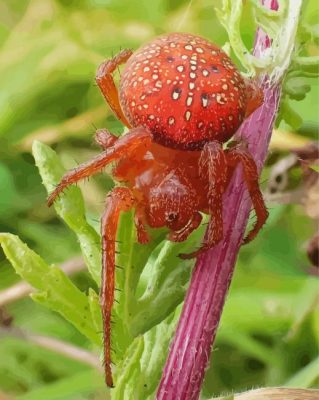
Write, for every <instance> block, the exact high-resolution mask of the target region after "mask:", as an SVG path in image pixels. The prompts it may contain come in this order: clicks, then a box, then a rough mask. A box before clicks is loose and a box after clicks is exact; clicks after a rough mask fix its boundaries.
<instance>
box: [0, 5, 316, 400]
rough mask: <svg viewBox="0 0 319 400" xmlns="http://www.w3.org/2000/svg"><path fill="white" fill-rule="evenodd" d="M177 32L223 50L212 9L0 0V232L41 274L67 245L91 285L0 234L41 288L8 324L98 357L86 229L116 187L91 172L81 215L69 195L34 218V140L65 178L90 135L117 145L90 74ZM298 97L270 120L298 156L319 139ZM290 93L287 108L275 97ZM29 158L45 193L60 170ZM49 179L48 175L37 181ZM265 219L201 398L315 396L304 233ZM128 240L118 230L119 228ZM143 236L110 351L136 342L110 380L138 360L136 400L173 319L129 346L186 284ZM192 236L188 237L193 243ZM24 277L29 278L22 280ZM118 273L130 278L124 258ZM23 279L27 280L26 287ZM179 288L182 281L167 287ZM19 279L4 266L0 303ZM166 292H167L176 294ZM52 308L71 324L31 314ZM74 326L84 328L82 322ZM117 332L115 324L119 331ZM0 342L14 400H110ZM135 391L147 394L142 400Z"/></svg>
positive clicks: (92, 262) (293, 211) (285, 214)
mask: <svg viewBox="0 0 319 400" xmlns="http://www.w3.org/2000/svg"><path fill="white" fill-rule="evenodd" d="M316 8H317V6H316V1H315V0H314V1H309V2H308V7H307V10H306V9H305V10H304V13H305V18H306V20H307V21H308V22H311V23H314V21H315V20H316V18H318V14H316V12H317V11H318V10H316ZM246 14H247V15H245V24H243V25H242V32H243V37H244V40H245V43H246V45H247V46H252V43H253V36H252V33H253V32H254V29H255V27H254V19H253V18H252V15H251V10H250V8H249V7H248V8H247V11H246ZM174 30H181V31H189V32H193V33H196V34H200V35H203V36H205V37H207V38H209V39H211V40H212V41H214V42H216V43H218V44H220V45H223V44H224V42H225V41H226V40H227V35H226V32H225V31H224V29H223V28H222V27H221V25H220V24H219V22H218V20H217V18H216V16H215V13H214V10H213V2H212V1H210V0H194V1H192V2H189V1H184V0H154V1H152V2H150V1H148V0H140V1H137V0H133V1H130V0H120V1H119V0H77V1H75V0H74V1H66V0H24V1H20V0H10V1H0V46H1V47H0V71H1V73H0V87H1V91H0V105H1V107H0V110H1V112H0V193H1V196H0V230H1V231H2V232H10V233H12V234H15V235H17V236H19V237H20V238H21V240H22V241H23V242H25V243H26V244H27V245H28V246H29V248H30V249H32V250H34V251H35V252H36V253H37V254H39V255H40V256H41V257H42V258H43V259H44V260H45V261H46V263H49V264H51V263H56V264H58V263H61V262H63V261H66V260H69V259H71V258H72V257H74V256H76V255H78V254H79V253H80V247H79V244H78V240H80V242H81V246H82V252H83V254H84V257H85V259H86V263H87V265H88V267H89V269H90V271H91V274H89V273H88V272H81V273H78V274H76V275H75V276H72V282H73V284H72V283H71V282H69V281H68V280H65V277H64V276H63V275H61V273H60V272H59V270H58V269H54V268H53V269H52V268H51V269H48V266H47V264H46V263H45V264H42V260H41V259H40V258H35V257H36V256H35V255H34V254H31V253H29V252H28V249H27V248H25V247H23V245H22V244H21V243H20V242H17V239H16V238H14V237H12V236H1V237H0V241H1V242H2V244H4V247H6V251H8V252H9V253H10V254H11V261H12V262H14V260H13V259H14V258H15V257H16V259H17V265H15V267H16V269H17V270H18V269H19V266H20V267H21V271H20V272H19V273H20V274H21V275H22V276H24V278H25V279H27V280H28V281H29V282H31V283H32V285H33V286H34V287H36V288H37V289H38V290H39V291H38V292H37V294H35V295H33V297H34V299H35V300H37V302H33V301H32V300H31V299H29V298H24V299H22V300H19V301H17V302H14V303H11V304H9V305H6V306H5V312H6V313H7V314H8V315H9V316H10V317H12V318H13V324H14V326H17V327H20V328H21V329H23V330H27V331H31V332H35V333H39V334H43V335H47V336H53V337H57V338H59V339H61V340H64V341H66V342H69V343H72V344H74V345H76V346H79V347H83V348H85V349H88V350H92V351H95V352H97V353H98V352H99V345H100V340H101V335H100V332H99V330H98V327H99V326H100V325H99V324H100V321H99V316H98V310H97V309H96V304H97V298H96V295H95V292H97V291H98V280H99V271H98V269H96V265H97V264H98V262H97V261H96V260H98V259H99V243H98V235H97V234H96V231H98V229H99V227H98V225H99V224H98V218H99V216H100V214H101V211H102V207H103V201H104V197H105V194H106V192H107V191H108V190H110V188H111V187H112V185H113V183H112V181H111V180H110V178H108V177H107V176H106V175H100V176H97V177H96V178H94V179H91V180H90V181H89V182H85V183H84V184H83V185H81V187H84V188H85V191H84V201H85V207H86V209H85V210H84V205H83V203H82V200H81V197H80V196H81V195H80V192H79V190H78V189H72V190H70V191H69V192H68V195H67V196H66V197H65V199H64V200H63V199H62V200H61V201H60V202H59V203H58V205H57V211H58V213H59V214H60V216H62V217H63V218H64V220H65V222H66V223H67V225H68V226H67V225H66V224H64V223H63V222H61V220H60V219H59V218H58V216H57V214H56V212H55V210H54V209H48V208H47V206H46V203H45V198H46V192H45V189H44V186H43V184H42V181H41V178H40V175H39V172H38V169H37V167H36V166H35V162H34V158H33V156H32V155H31V148H32V143H33V141H34V140H38V141H40V142H42V143H46V144H48V145H50V146H51V147H52V148H53V149H54V150H55V151H56V152H57V153H58V155H59V159H61V160H62V163H63V165H64V168H66V169H69V168H71V167H74V166H75V165H76V163H78V162H82V161H84V160H87V159H88V158H90V157H91V156H92V155H93V154H95V153H96V152H98V148H97V147H96V146H95V145H93V144H92V137H93V133H94V130H95V127H94V126H97V127H107V128H108V129H110V130H111V131H112V132H114V133H117V134H120V133H121V132H122V127H121V126H120V124H119V123H118V121H116V119H115V118H114V116H113V115H111V113H110V110H109V108H108V107H107V106H106V105H105V103H104V101H103V99H102V97H101V95H100V93H99V91H98V89H97V87H96V86H95V85H94V74H95V70H96V67H97V66H98V64H99V63H100V62H101V61H102V60H103V59H105V58H107V57H110V56H111V55H112V54H114V53H116V52H117V51H118V50H119V49H120V48H123V47H130V48H137V47H138V46H139V45H140V44H141V43H143V42H145V41H147V40H148V39H150V38H152V37H153V36H155V35H158V34H161V33H164V32H169V31H174ZM304 51H306V52H308V53H309V54H311V55H318V50H317V48H316V47H315V46H314V45H313V44H311V45H310V44H309V45H307V42H306V43H305V44H304ZM292 78H294V77H293V76H292ZM301 83H302V84H303V82H301ZM298 84H299V86H298ZM307 85H309V92H308V93H307V96H306V97H304V98H302V97H303V96H301V97H300V96H299V97H298V95H295V97H294V96H293V95H291V93H292V92H293V93H295V92H296V91H297V92H298V90H299V89H300V81H298V82H296V81H290V86H289V85H287V86H286V87H287V90H286V92H285V93H286V94H285V99H284V107H283V108H282V110H283V109H284V111H285V112H283V111H282V113H281V117H283V118H284V119H285V122H284V121H282V122H281V125H280V129H285V130H289V131H291V132H293V133H294V136H293V137H294V140H296V146H298V144H299V143H300V142H306V141H308V140H315V139H316V137H317V134H318V116H317V114H318V108H317V106H316V103H317V104H318V86H317V85H318V82H317V81H316V80H315V79H313V78H310V79H308V81H307ZM296 86H297V88H296ZM294 90H295V92H294ZM307 90H308V89H307ZM307 90H305V89H303V91H307ZM289 91H290V92H289ZM289 94H290V97H294V99H291V98H288V95H289ZM297 100H299V101H298V102H297ZM285 116H286V118H285ZM287 116H288V117H287ZM288 124H289V125H288ZM277 135H280V133H277ZM291 147H292V143H291V139H289V142H288V140H287V143H286V146H285V144H284V145H282V144H281V146H280V148H278V147H276V145H274V147H273V153H272V154H271V157H270V160H269V162H268V165H267V166H266V168H265V171H264V177H263V178H264V179H265V180H267V177H268V175H269V170H270V167H271V164H272V162H273V161H274V160H276V159H278V158H279V157H280V156H282V155H285V154H287V153H288V149H289V148H291ZM34 152H35V154H36V155H37V164H38V166H39V168H40V170H42V176H43V180H44V183H45V184H46V186H47V188H49V189H50V188H52V185H53V183H54V182H55V181H57V180H58V178H59V176H60V175H61V174H62V171H63V169H62V166H60V165H59V159H58V158H55V157H56V156H55V155H54V153H53V152H51V151H50V150H49V149H48V148H47V147H45V146H44V145H41V144H40V143H39V142H38V143H36V144H35V146H34ZM50 163H52V165H51V164H50ZM50 171H51V172H52V174H53V175H54V174H56V175H55V176H52V174H51V175H50V173H51V172H50ZM50 185H51V186H50ZM68 201H69V202H70V203H68ZM74 205H76V208H74ZM270 213H271V216H270V219H269V222H268V223H267V225H266V227H265V228H264V230H263V231H262V233H261V234H260V235H259V236H258V238H257V239H256V240H255V241H254V242H253V243H252V244H250V245H249V246H247V247H245V248H243V249H242V251H241V254H240V257H239V260H238V263H237V268H236V272H235V277H234V281H233V284H232V287H231V291H230V295H229V297H228V301H227V304H226V307H225V311H224V315H223V319H222V323H221V327H220V330H219V334H218V337H217V341H216V344H215V349H214V352H213V359H214V362H213V363H212V366H211V368H210V369H209V370H208V371H207V376H206V381H205V385H204V389H203V398H205V397H209V396H212V395H216V394H219V393H221V392H225V391H239V390H242V389H245V388H249V387H252V386H274V385H278V386H279V385H291V386H299V387H316V386H318V384H319V377H318V370H319V358H318V342H319V311H318V307H317V305H316V298H317V296H318V284H317V283H316V282H315V279H314V278H313V277H312V276H311V275H310V274H309V261H308V260H307V258H306V255H305V244H306V242H307V240H309V238H310V237H312V235H313V234H314V232H315V229H316V223H315V221H312V220H311V219H310V218H309V217H308V216H307V215H306V212H305V210H304V209H303V208H302V207H301V206H300V205H278V206H274V207H273V208H272V209H271V210H270ZM81 218H82V219H81ZM126 218H127V219H126V220H125V219H123V221H122V223H123V224H124V223H125V224H129V223H130V218H129V216H127V217H126ZM79 219H80V221H79ZM87 221H88V222H87ZM79 226H81V230H79V229H78V227H79ZM126 226H127V225H126ZM70 228H71V230H70ZM127 232H131V231H130V230H129V229H127ZM154 235H157V236H156V238H155V241H154V242H153V244H152V246H153V248H152V249H151V248H148V249H147V251H148V252H150V251H151V250H154V251H153V253H152V257H153V258H151V259H150V260H149V262H148V264H147V267H146V268H145V271H144V273H143V275H142V279H141V281H140V282H139V286H138V285H137V282H133V284H135V289H136V291H137V292H138V293H140V294H144V295H143V296H142V297H141V298H139V301H138V302H136V304H135V303H134V306H133V307H132V310H133V311H134V313H135V314H134V315H135V317H136V318H135V319H134V318H132V319H131V320H130V331H127V332H126V334H125V335H124V336H123V337H118V338H117V341H118V342H117V343H116V346H117V350H118V354H119V356H118V358H119V361H120V359H121V357H120V355H121V349H122V350H123V352H125V351H126V346H128V345H129V343H130V342H132V340H133V338H134V337H135V336H137V339H136V340H135V341H134V345H133V347H132V346H131V348H130V349H129V352H131V353H130V356H129V357H128V358H127V359H128V360H131V361H132V363H131V364H130V365H126V366H125V368H126V369H125V374H126V375H125V374H124V373H123V377H122V380H123V379H124V380H125V379H126V377H128V376H130V377H131V375H132V374H133V372H132V371H134V369H136V368H138V367H137V366H136V365H135V364H134V363H138V361H136V360H139V355H141V354H142V355H143V354H144V357H145V359H143V360H144V361H143V360H142V362H144V364H145V365H146V364H147V368H146V367H145V365H144V366H143V368H144V367H145V368H144V369H143V371H144V372H143V374H141V376H142V378H141V379H140V381H138V384H137V385H139V386H140V389H139V390H140V391H139V393H144V392H145V398H146V393H147V395H149V394H150V393H152V391H153V390H155V387H156V380H155V381H154V379H155V378H154V376H155V375H156V376H158V378H159V374H160V371H161V365H162V364H163V362H164V360H165V354H166V351H167V347H168V343H169V338H170V335H171V332H172V329H173V327H174V325H173V323H172V320H175V319H176V316H177V312H176V313H175V314H174V313H173V314H171V315H170V316H169V317H168V319H167V320H166V321H165V322H164V325H163V324H161V325H159V326H158V328H157V330H151V331H149V332H148V333H147V334H146V335H144V336H138V334H140V333H144V332H145V331H147V330H148V329H149V328H150V327H151V326H153V325H154V324H156V323H157V322H159V321H161V320H162V318H164V317H165V316H166V315H168V314H169V313H170V312H172V311H173V310H174V308H175V307H176V306H177V304H178V303H179V302H180V301H181V300H182V296H183V293H184V290H185V287H186V284H187V279H188V276H189V272H190V264H187V263H186V264H185V263H182V262H180V261H179V260H178V259H177V258H176V253H177V252H179V251H178V249H175V248H170V247H169V246H170V245H169V244H167V243H162V244H159V243H161V240H162V239H163V232H158V233H155V232H154ZM199 236H200V234H199V233H198V237H199ZM198 237H197V236H196V237H193V238H192V239H191V240H192V243H194V241H196V240H197V239H198ZM133 241H134V238H132V237H123V243H124V246H125V243H133ZM192 243H188V244H186V246H192V245H193V244H192ZM127 246H128V245H127ZM156 246H157V247H156ZM122 250H123V252H122V254H123V255H122V260H121V261H122V265H123V266H124V267H125V266H126V265H127V262H128V259H127V257H126V252H125V249H122ZM139 251H140V252H142V253H139V254H142V255H141V256H140V257H141V258H140V259H137V260H134V261H136V262H137V264H138V265H137V267H139V268H142V267H143V265H144V264H145V263H146V261H147V259H146V256H143V250H142V249H139ZM160 255H162V258H161V257H160ZM28 257H30V258H28ZM143 257H144V259H143ZM21 259H23V260H24V264H23V265H21ZM30 265H32V268H33V269H32V274H31V275H32V276H30V275H27V273H28V266H30ZM130 266H131V267H132V266H134V265H133V261H132V260H131V264H130ZM35 268H36V269H35ZM35 270H36V271H38V274H37V275H34V274H33V272H34V271H35ZM168 270H170V271H168ZM171 270H173V272H174V271H175V272H174V273H175V275H172V274H173V272H172V271H171ZM126 277H127V275H125V278H119V279H126ZM167 277H170V279H171V280H168V279H167ZM176 277H178V279H180V280H179V281H178V284H177V281H176ZM19 279H20V278H19V277H18V276H17V275H16V273H15V272H14V269H13V268H12V266H11V264H10V263H9V262H8V261H7V260H6V258H5V257H4V255H1V261H0V290H2V289H4V288H8V287H10V286H11V285H13V284H14V283H16V282H17V281H18V280H19ZM125 282H126V281H125ZM163 282H164V283H165V285H164V283H163ZM51 283H52V289H50V284H51ZM59 285H60V287H61V288H63V289H65V288H66V287H68V291H67V296H66V293H65V292H63V290H61V292H59V291H57V290H56V289H57V288H58V287H59ZM64 285H66V286H64ZM157 285H162V286H160V287H163V288H164V289H166V300H165V304H166V309H164V310H162V315H160V313H159V309H158V308H157V306H158V303H157V298H156V295H157V290H155V289H156V288H157V287H158V286H157ZM169 285H171V286H169ZM174 286H175V289H174ZM154 288H155V289H154ZM170 289H171V290H173V289H174V296H171V292H170ZM86 294H88V296H86ZM161 295H162V296H164V295H163V293H162V294H161ZM64 296H66V299H67V300H70V299H72V301H73V302H71V303H70V302H68V301H67V300H65V302H64V304H68V307H63V309H61V310H59V311H60V313H61V314H62V315H63V316H65V317H66V318H67V319H68V320H70V319H71V322H72V323H73V325H72V324H70V323H69V322H67V321H66V320H65V319H64V318H62V317H61V316H60V314H57V313H56V312H54V311H50V310H48V309H47V308H44V307H43V306H42V305H41V302H42V303H45V304H46V305H48V304H49V305H51V308H52V309H54V310H57V307H58V306H57V304H61V303H59V302H60V301H61V298H62V299H64ZM119 300H120V306H119V311H118V312H119V313H121V312H123V310H121V308H120V307H124V306H123V302H124V301H126V302H128V299H124V298H123V299H122V300H123V301H122V302H121V298H120V299H119ZM87 304H88V305H89V307H90V308H87ZM82 307H83V308H82ZM125 307H126V306H125ZM126 310H127V308H126ZM84 317H85V318H86V324H84V325H83V319H85V318H84ZM72 319H73V320H72ZM141 321H142V322H141ZM120 323H121V322H120V320H119V324H120ZM165 324H167V325H165ZM75 327H76V328H77V329H76V328H75ZM116 329H118V331H120V328H116ZM125 329H126V327H122V332H123V331H125ZM0 337H1V342H0V390H1V391H2V392H3V394H4V396H15V397H16V398H17V399H21V400H22V399H24V400H27V399H29V400H35V399H68V400H69V399H102V398H105V396H108V394H106V395H105V389H104V384H103V379H102V378H101V375H100V374H99V372H97V371H95V370H93V369H91V368H89V367H88V366H86V365H84V364H81V363H79V362H76V361H74V360H70V359H68V358H66V357H63V356H61V355H58V354H56V353H54V352H50V351H48V350H44V349H40V348H39V347H36V346H35V345H32V344H30V343H29V342H27V341H24V340H21V339H17V338H14V337H11V336H10V335H9V334H5V329H3V330H1V333H0ZM156 346H157V347H156ZM151 348H156V351H157V353H156V352H155V354H154V353H152V354H153V357H155V358H153V363H154V360H156V365H153V364H152V359H151V358H150V357H149V354H151V351H150V349H151ZM133 353H134V354H136V356H134V354H133ZM147 357H148V358H147ZM123 368H124V367H123ZM158 378H157V379H158ZM119 379H121V378H119ZM136 379H137V378H136ZM134 382H137V381H134ZM154 382H155V383H154ZM147 384H150V385H151V386H152V385H153V386H152V387H149V388H147V389H145V388H144V386H145V385H147ZM154 384H155V387H154ZM119 387H120V389H119V390H118V395H117V396H118V397H117V398H118V399H121V398H125V399H126V398H127V399H129V398H131V397H129V394H127V393H131V392H129V390H130V389H129V388H127V387H124V386H123V385H121V384H119ZM122 389H123V392H120V391H121V390H122ZM125 390H126V392H125ZM143 390H144V392H143ZM0 393H1V392H0ZM123 393H126V395H124V394H123ZM123 396H126V397H123ZM5 398H6V397H5ZM9 398H10V397H9Z"/></svg>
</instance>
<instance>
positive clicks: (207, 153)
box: [180, 141, 227, 259]
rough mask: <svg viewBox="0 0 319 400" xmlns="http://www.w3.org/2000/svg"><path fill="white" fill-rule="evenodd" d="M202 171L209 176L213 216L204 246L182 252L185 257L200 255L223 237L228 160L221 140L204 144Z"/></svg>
mask: <svg viewBox="0 0 319 400" xmlns="http://www.w3.org/2000/svg"><path fill="white" fill-rule="evenodd" d="M200 173H201V174H204V175H206V174H207V176H208V208H209V213H210V215H211V218H210V221H209V223H208V227H207V231H206V234H205V239H204V241H203V243H202V246H201V247H200V248H199V249H198V250H196V251H194V252H192V253H190V254H181V255H180V257H181V258H183V259H188V258H193V257H197V256H199V255H200V254H201V253H203V252H204V251H206V250H208V249H210V248H211V247H213V246H215V245H216V244H217V243H218V242H219V241H220V240H221V239H222V238H223V202H222V197H223V194H224V192H225V189H226V184H227V162H226V157H225V153H224V151H223V148H222V145H221V144H220V143H219V142H216V141H213V142H209V143H207V144H206V145H205V146H204V148H203V150H202V155H201V159H200Z"/></svg>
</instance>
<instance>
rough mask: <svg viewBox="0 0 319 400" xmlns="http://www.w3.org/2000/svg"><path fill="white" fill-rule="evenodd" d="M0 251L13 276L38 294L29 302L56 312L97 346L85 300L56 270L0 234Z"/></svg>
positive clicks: (98, 340) (97, 337)
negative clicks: (7, 262) (0, 247)
mask: <svg viewBox="0 0 319 400" xmlns="http://www.w3.org/2000/svg"><path fill="white" fill-rule="evenodd" d="M0 243H1V246H2V248H3V251H4V253H5V255H6V257H7V258H8V260H9V261H10V262H11V264H12V266H13V267H14V269H15V270H16V272H17V273H18V274H19V275H20V276H21V277H22V278H23V279H25V280H26V281H27V282H28V283H30V285H32V286H33V287H34V288H35V289H38V292H36V293H35V294H33V295H32V298H33V299H34V300H36V301H38V302H39V303H41V304H43V305H44V306H46V307H48V308H50V309H52V310H54V311H57V312H58V313H60V314H61V315H62V316H63V317H64V318H65V319H67V320H68V321H69V322H71V323H72V324H73V325H74V326H75V327H76V328H77V329H78V330H79V331H80V332H81V333H82V334H83V335H85V336H86V337H87V338H89V339H90V340H91V341H92V342H94V343H96V344H97V345H100V344H101V338H100V335H99V334H98V333H97V331H96V330H95V329H94V324H93V320H92V317H91V312H90V308H89V303H88V299H87V297H86V296H85V294H84V293H82V292H81V291H80V290H79V289H78V288H77V287H76V286H75V285H74V284H73V283H72V282H71V280H70V279H69V278H68V277H67V276H66V275H65V274H64V272H63V271H61V270H60V269H59V268H57V267H54V266H51V267H49V266H48V265H47V264H46V263H45V261H44V260H43V259H42V258H41V257H40V256H38V255H37V254H36V253H34V252H33V251H32V250H30V249H29V248H28V246H27V245H26V244H24V243H23V242H21V240H20V239H19V238H18V237H17V236H15V235H12V234H10V233H1V234H0Z"/></svg>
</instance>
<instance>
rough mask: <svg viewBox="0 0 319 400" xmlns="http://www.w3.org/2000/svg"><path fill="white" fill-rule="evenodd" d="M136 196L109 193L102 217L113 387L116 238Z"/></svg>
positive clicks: (103, 296) (103, 299)
mask: <svg viewBox="0 0 319 400" xmlns="http://www.w3.org/2000/svg"><path fill="white" fill-rule="evenodd" d="M133 205H134V198H133V196H132V193H131V191H130V190H129V189H128V188H124V187H117V188H115V189H113V191H112V192H111V193H110V194H109V195H108V198H107V200H106V207H105V210H104V213H103V216H102V219H101V236H102V283H101V292H100V304H101V308H102V316H103V334H104V368H105V380H106V384H107V385H108V386H109V387H113V379H112V370H111V311H112V306H113V302H114V271H115V240H116V231H117V226H118V220H119V216H120V213H121V211H128V210H129V209H130V208H132V206H133Z"/></svg>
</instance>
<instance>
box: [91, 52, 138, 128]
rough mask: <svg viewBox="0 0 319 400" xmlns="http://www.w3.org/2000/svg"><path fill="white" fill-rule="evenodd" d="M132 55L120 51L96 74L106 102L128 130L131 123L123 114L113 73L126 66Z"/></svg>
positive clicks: (104, 63) (100, 67) (101, 66)
mask: <svg viewBox="0 0 319 400" xmlns="http://www.w3.org/2000/svg"><path fill="white" fill-rule="evenodd" d="M131 55H132V51H131V50H128V49H125V50H122V51H120V52H119V53H118V54H117V55H116V56H115V57H113V58H111V59H110V60H106V61H104V62H103V63H102V64H101V65H100V66H99V68H98V70H97V72H96V78H95V80H96V83H97V84H98V86H99V88H100V90H101V92H102V94H103V96H104V97H105V100H106V101H107V102H108V104H109V106H110V107H111V109H112V111H113V112H114V114H115V115H116V116H117V118H118V119H119V120H120V121H121V122H122V123H123V124H124V125H125V126H127V127H128V128H130V127H131V125H130V123H129V122H128V121H127V119H126V117H125V115H124V114H123V111H122V108H121V105H120V101H119V95H118V90H117V88H116V86H115V83H114V79H113V76H112V73H113V72H114V71H115V70H116V68H117V67H118V66H120V65H121V64H124V63H125V62H126V61H127V60H128V59H129V58H130V57H131Z"/></svg>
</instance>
